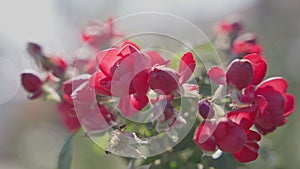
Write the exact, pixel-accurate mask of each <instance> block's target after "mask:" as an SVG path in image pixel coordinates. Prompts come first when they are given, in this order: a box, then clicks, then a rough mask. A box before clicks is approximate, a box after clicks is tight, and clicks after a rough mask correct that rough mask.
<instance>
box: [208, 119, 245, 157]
mask: <svg viewBox="0 0 300 169" xmlns="http://www.w3.org/2000/svg"><path fill="white" fill-rule="evenodd" d="M213 135H214V137H215V140H216V143H217V145H218V147H219V148H220V150H222V151H225V152H229V153H234V152H237V151H240V150H241V149H242V148H243V146H244V144H245V143H246V140H247V137H246V133H245V131H244V129H243V128H242V127H240V126H239V125H238V124H236V123H234V122H233V121H231V120H230V119H228V118H221V119H219V120H218V123H217V127H216V129H215V131H214V133H213Z"/></svg>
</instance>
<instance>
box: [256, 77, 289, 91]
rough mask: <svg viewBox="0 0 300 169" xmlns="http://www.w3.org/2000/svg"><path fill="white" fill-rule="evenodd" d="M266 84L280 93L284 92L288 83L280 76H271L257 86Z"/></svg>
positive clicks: (261, 86) (260, 86)
mask: <svg viewBox="0 0 300 169" xmlns="http://www.w3.org/2000/svg"><path fill="white" fill-rule="evenodd" d="M266 86H270V87H272V88H273V89H274V90H276V91H277V92H280V93H282V94H285V93H286V90H287V88H288V83H287V81H286V80H285V79H284V78H282V77H273V78H269V79H267V80H265V81H263V82H262V83H261V84H260V85H259V86H258V89H259V88H263V87H266Z"/></svg>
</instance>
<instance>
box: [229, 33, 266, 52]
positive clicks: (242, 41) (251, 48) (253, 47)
mask: <svg viewBox="0 0 300 169" xmlns="http://www.w3.org/2000/svg"><path fill="white" fill-rule="evenodd" d="M256 41H257V40H256V36H255V35H254V34H250V33H248V34H244V35H241V36H240V37H238V38H237V39H236V40H235V41H234V43H233V49H232V52H233V53H234V54H236V55H238V56H242V57H243V56H245V55H247V54H251V53H257V54H261V53H262V50H263V49H262V47H261V45H259V44H257V42H256Z"/></svg>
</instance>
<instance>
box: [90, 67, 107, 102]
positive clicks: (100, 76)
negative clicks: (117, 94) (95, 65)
mask: <svg viewBox="0 0 300 169" xmlns="http://www.w3.org/2000/svg"><path fill="white" fill-rule="evenodd" d="M89 86H90V87H91V89H92V90H94V91H95V92H96V93H98V94H103V95H109V96H110V95H111V91H110V89H111V78H110V77H106V76H105V74H104V73H102V72H101V71H99V72H95V73H94V74H93V75H92V76H91V77H90V79H89Z"/></svg>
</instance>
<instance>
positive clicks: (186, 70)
mask: <svg viewBox="0 0 300 169" xmlns="http://www.w3.org/2000/svg"><path fill="white" fill-rule="evenodd" d="M195 67H196V61H195V59H194V56H193V54H192V53H191V52H187V53H185V54H184V55H183V56H182V58H181V60H180V64H179V69H178V73H179V75H180V79H179V83H180V84H183V83H184V82H186V81H187V80H189V78H190V77H191V76H192V74H193V72H194V70H195Z"/></svg>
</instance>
